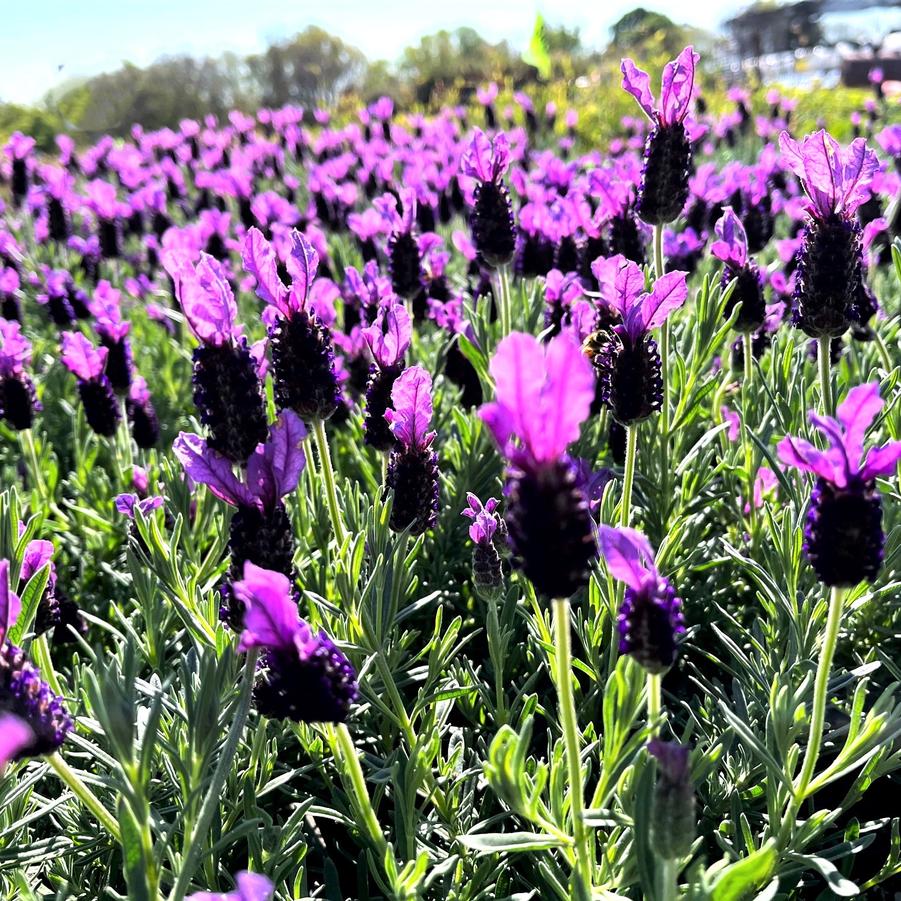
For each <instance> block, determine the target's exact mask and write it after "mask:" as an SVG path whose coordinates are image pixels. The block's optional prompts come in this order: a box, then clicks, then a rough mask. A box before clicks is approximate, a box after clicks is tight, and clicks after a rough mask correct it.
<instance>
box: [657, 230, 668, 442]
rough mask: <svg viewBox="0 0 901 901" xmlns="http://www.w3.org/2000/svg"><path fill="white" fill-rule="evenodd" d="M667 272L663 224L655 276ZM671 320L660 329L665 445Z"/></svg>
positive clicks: (662, 412)
mask: <svg viewBox="0 0 901 901" xmlns="http://www.w3.org/2000/svg"><path fill="white" fill-rule="evenodd" d="M665 272H666V261H665V260H664V258H663V226H662V225H655V226H654V278H655V279H659V278H663V275H664V273H665ZM669 344H670V327H669V320H667V321H666V322H664V323H663V326H662V328H661V330H660V375H661V378H662V379H663V407H662V409H661V411H660V414H661V417H662V419H661V426H662V431H663V441H664V446H667V445H668V444H669V427H670V410H669V395H670V390H669V389H670V385H669Z"/></svg>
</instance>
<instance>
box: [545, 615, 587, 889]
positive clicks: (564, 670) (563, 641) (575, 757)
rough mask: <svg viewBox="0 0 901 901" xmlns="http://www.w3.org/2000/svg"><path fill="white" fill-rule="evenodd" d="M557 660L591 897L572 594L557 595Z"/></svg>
mask: <svg viewBox="0 0 901 901" xmlns="http://www.w3.org/2000/svg"><path fill="white" fill-rule="evenodd" d="M554 640H555V643H556V645H557V646H556V648H555V650H554V662H555V665H556V666H555V668H556V670H557V672H556V681H557V698H558V701H559V704H560V722H561V725H562V726H563V747H564V750H565V752H566V765H567V770H568V775H569V801H570V812H571V813H572V820H573V841H574V843H575V850H576V870H575V874H574V875H575V878H576V881H577V883H578V884H579V887H580V891H579V893H578V895H577V897H579V898H590V897H591V883H592V878H591V848H590V841H591V836H590V833H589V831H588V830H587V829H586V827H585V817H584V813H583V810H584V803H585V801H584V797H583V795H582V791H583V786H582V759H581V749H580V747H579V746H580V744H581V737H580V735H579V727H578V723H577V722H576V702H575V699H574V697H573V684H572V678H573V674H572V645H571V639H570V607H569V599H568V598H555V599H554Z"/></svg>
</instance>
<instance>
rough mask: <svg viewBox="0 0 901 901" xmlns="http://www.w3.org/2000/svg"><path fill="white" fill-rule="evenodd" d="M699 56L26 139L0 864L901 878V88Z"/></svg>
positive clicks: (720, 900) (92, 869) (4, 284)
mask: <svg viewBox="0 0 901 901" xmlns="http://www.w3.org/2000/svg"><path fill="white" fill-rule="evenodd" d="M640 62H641V61H638V63H640ZM698 64H699V60H698V56H697V54H696V53H694V51H693V50H692V49H691V48H686V49H685V50H684V51H683V52H682V53H681V54H680V55H679V56H678V58H677V59H675V60H673V61H672V62H671V63H669V64H668V65H667V66H666V68H665V69H664V71H663V72H662V77H661V73H655V74H654V77H653V78H650V77H649V76H648V75H646V74H645V73H644V72H643V71H642V70H641V69H639V68H638V66H637V65H636V63H633V62H632V61H631V60H624V61H623V64H622V74H623V83H622V87H623V89H624V90H625V91H626V92H628V94H631V95H632V96H633V97H634V98H635V100H636V101H637V104H638V105H637V106H636V107H635V115H634V117H631V118H629V119H627V120H624V122H623V131H622V135H621V136H620V137H619V138H617V139H616V140H615V141H613V142H612V143H611V144H610V145H609V146H605V147H590V146H583V144H584V141H583V140H581V139H580V138H579V137H578V136H577V134H576V125H577V113H576V111H575V110H573V109H570V110H565V109H562V108H561V109H559V110H558V109H557V108H556V107H555V106H553V105H549V106H548V107H547V108H546V109H541V108H536V106H535V104H534V103H533V101H532V100H531V99H530V98H529V97H528V96H527V95H525V94H520V95H517V104H518V105H517V107H516V110H515V115H514V118H513V119H512V120H511V118H510V114H509V112H506V113H504V114H502V112H501V109H500V108H499V105H498V103H497V99H496V98H497V89H496V87H495V86H486V87H484V88H483V89H481V90H480V91H479V92H478V95H477V97H476V98H474V99H473V103H472V105H470V106H460V107H455V108H445V109H444V110H442V111H441V112H440V113H439V114H438V115H434V116H423V115H412V114H406V113H401V112H399V111H395V109H394V107H393V104H392V103H391V101H390V100H388V99H387V98H383V99H382V100H380V101H379V102H377V103H375V104H373V105H371V106H369V107H368V108H361V109H359V110H358V111H357V113H356V115H355V116H354V118H353V119H352V120H349V121H346V120H344V119H339V118H337V117H335V118H332V117H331V116H330V114H329V112H327V111H325V110H316V111H315V113H313V111H308V112H307V113H305V112H304V111H303V110H301V109H297V108H287V109H278V110H267V109H264V110H260V111H259V113H258V114H257V115H256V116H255V117H249V116H247V115H245V114H240V113H235V114H233V115H232V116H230V117H229V121H227V122H222V121H219V122H217V121H215V120H213V119H212V118H211V119H209V120H207V121H204V122H195V121H184V122H182V123H181V127H180V128H179V129H178V130H177V131H175V130H165V131H159V132H152V133H150V132H145V131H143V130H142V129H141V128H140V127H135V128H134V129H133V132H132V139H131V140H129V141H114V140H113V139H112V138H102V139H100V140H98V141H97V142H96V143H93V144H90V145H87V144H85V145H81V144H79V145H76V143H75V142H74V141H73V140H72V139H71V138H70V137H68V136H65V135H61V136H60V137H59V138H58V141H57V143H58V150H59V152H58V154H52V155H47V154H42V153H39V152H38V151H37V149H36V148H35V144H34V141H33V140H32V139H31V138H29V137H28V136H27V135H22V134H18V133H17V134H14V135H13V136H12V137H11V138H10V139H9V141H8V142H7V143H6V145H5V146H4V147H3V155H2V161H0V213H2V219H0V313H2V317H3V318H2V319H0V412H2V423H0V467H2V477H3V482H2V486H0V487H2V494H0V561H2V562H0V641H2V646H0V711H2V712H0V758H2V763H3V765H4V770H3V775H2V777H0V896H2V898H8V899H22V901H33V899H39V898H41V899H49V898H56V899H84V901H97V899H126V898H127V899H132V901H162V899H168V901H183V899H185V898H186V897H187V898H193V899H194V901H204V899H207V901H210V899H223V898H225V899H233V901H266V899H279V901H287V899H306V898H321V899H330V901H341V899H354V901H356V899H373V901H375V899H455V901H475V899H511V901H512V899H516V901H527V899H570V898H573V899H578V901H590V899H650V901H672V899H676V898H687V899H715V901H730V899H735V901H737V899H744V898H761V899H764V898H765V899H780V898H784V899H789V898H791V899H806V898H812V899H814V898H824V899H825V898H833V897H866V898H874V899H879V898H893V897H897V895H896V892H899V891H901V786H899V778H901V653H899V651H901V641H899V638H901V603H899V599H901V493H899V487H898V470H899V461H901V440H899V439H901V403H899V399H901V385H899V380H901V241H898V240H897V238H898V237H899V236H901V211H899V203H901V176H899V174H898V171H899V170H901V124H893V120H894V121H897V122H901V107H899V106H898V102H897V100H890V99H886V98H885V97H883V96H882V92H881V85H880V84H879V83H878V79H876V82H877V83H876V85H875V94H874V99H872V100H870V101H868V102H867V103H866V105H865V106H864V107H863V108H862V109H860V110H859V111H858V113H855V116H854V119H853V123H852V124H850V125H849V123H847V122H841V123H835V129H834V130H836V131H837V132H839V133H842V134H846V133H848V131H849V130H850V129H853V130H854V131H855V132H856V133H857V135H858V136H857V137H856V138H855V139H854V140H853V141H852V142H850V143H845V144H839V142H837V141H836V140H835V139H834V138H832V137H831V136H830V134H829V132H828V131H826V130H820V131H817V132H815V133H812V134H804V133H803V132H800V131H796V130H795V128H794V126H793V116H792V112H793V102H792V101H791V100H790V99H789V98H787V97H783V96H781V95H780V94H779V93H778V92H777V91H770V92H769V94H767V95H766V98H765V102H763V103H761V102H760V101H761V100H762V99H763V98H756V100H755V102H752V101H751V99H750V98H749V96H748V95H747V94H745V93H744V92H742V91H736V90H733V91H732V92H730V94H729V101H728V104H727V105H726V107H725V109H726V111H725V112H724V113H720V112H717V113H716V114H714V113H712V112H709V110H713V109H715V108H716V109H718V110H720V109H723V108H724V107H723V102H722V99H719V102H711V101H712V99H713V98H709V97H704V96H703V95H702V92H701V91H700V90H699V88H698V85H699V83H700V79H699V77H696V67H697V66H698ZM639 107H640V109H639ZM824 124H825V125H831V123H824Z"/></svg>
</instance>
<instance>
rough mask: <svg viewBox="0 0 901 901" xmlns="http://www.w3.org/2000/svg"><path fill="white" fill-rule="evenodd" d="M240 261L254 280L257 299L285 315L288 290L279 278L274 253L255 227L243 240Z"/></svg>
mask: <svg viewBox="0 0 901 901" xmlns="http://www.w3.org/2000/svg"><path fill="white" fill-rule="evenodd" d="M241 260H242V262H243V264H244V269H245V271H246V272H248V273H250V275H252V276H253V277H254V278H255V279H256V282H257V285H256V294H257V297H259V298H260V300H262V301H264V302H265V303H268V304H272V305H273V306H274V307H276V308H277V309H278V310H279V311H280V312H281V313H283V314H285V315H287V313H288V308H287V306H286V303H285V298H286V297H287V294H288V289H287V288H286V287H285V285H284V284H283V283H282V280H281V279H280V278H279V275H278V260H277V258H276V255H275V251H274V250H273V248H272V245H271V244H270V243H269V242H268V241H267V240H266V239H265V238H264V237H263V233H262V232H261V231H260V230H259V229H258V228H257V227H256V226H252V227H251V228H250V229H249V230H248V232H247V235H246V237H245V238H244V244H243V246H242V247H241Z"/></svg>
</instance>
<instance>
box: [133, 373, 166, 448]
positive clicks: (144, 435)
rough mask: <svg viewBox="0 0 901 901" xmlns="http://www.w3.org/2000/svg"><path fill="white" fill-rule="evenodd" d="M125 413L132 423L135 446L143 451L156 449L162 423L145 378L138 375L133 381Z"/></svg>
mask: <svg viewBox="0 0 901 901" xmlns="http://www.w3.org/2000/svg"><path fill="white" fill-rule="evenodd" d="M125 412H126V415H127V416H128V421H129V422H130V423H131V436H132V438H134V440H135V444H136V445H137V446H138V447H139V448H141V450H150V448H152V447H156V446H157V444H158V443H159V440H160V422H159V418H158V417H157V415H156V409H155V407H154V406H153V400H152V399H151V397H150V390H149V389H148V387H147V381H146V379H145V378H144V377H143V376H140V375H136V376H135V377H134V378H133V379H132V381H131V388H129V390H128V399H127V400H126V402H125Z"/></svg>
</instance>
